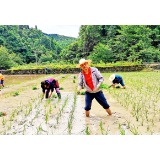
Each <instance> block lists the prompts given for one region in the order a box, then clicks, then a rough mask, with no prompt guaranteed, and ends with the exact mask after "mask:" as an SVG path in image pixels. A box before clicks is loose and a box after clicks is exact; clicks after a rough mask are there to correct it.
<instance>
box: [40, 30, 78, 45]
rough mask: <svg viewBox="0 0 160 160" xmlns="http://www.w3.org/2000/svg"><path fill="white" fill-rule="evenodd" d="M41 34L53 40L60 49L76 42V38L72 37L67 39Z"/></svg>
mask: <svg viewBox="0 0 160 160" xmlns="http://www.w3.org/2000/svg"><path fill="white" fill-rule="evenodd" d="M43 34H44V35H46V36H47V37H49V38H53V39H55V40H56V41H57V42H58V43H59V44H60V45H61V46H62V47H65V46H68V45H70V44H71V43H73V42H75V41H76V40H77V38H74V37H67V36H62V35H58V34H46V33H43Z"/></svg>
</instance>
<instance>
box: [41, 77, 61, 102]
mask: <svg viewBox="0 0 160 160" xmlns="http://www.w3.org/2000/svg"><path fill="white" fill-rule="evenodd" d="M41 88H42V92H43V97H42V99H43V98H44V95H45V90H46V98H50V97H51V96H52V93H53V91H54V88H55V90H56V93H57V96H58V97H59V99H61V93H60V91H59V84H58V81H57V80H55V79H53V78H49V79H47V80H45V81H43V82H41ZM50 90H51V93H50V95H49V92H50Z"/></svg>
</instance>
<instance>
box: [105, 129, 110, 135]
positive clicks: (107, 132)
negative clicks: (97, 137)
mask: <svg viewBox="0 0 160 160" xmlns="http://www.w3.org/2000/svg"><path fill="white" fill-rule="evenodd" d="M109 131H110V130H109V127H107V130H106V134H105V135H108V134H109Z"/></svg>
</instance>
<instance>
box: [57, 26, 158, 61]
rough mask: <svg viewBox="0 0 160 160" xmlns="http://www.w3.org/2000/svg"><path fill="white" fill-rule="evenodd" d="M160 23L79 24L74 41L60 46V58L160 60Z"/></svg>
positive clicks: (69, 59) (70, 59)
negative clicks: (77, 35)
mask: <svg viewBox="0 0 160 160" xmlns="http://www.w3.org/2000/svg"><path fill="white" fill-rule="evenodd" d="M159 48H160V25H158V26H156V25H82V26H81V27H80V33H79V38H78V40H77V41H76V42H74V43H72V44H71V45H69V46H67V48H66V49H63V50H62V52H61V54H60V56H61V57H62V59H63V60H67V61H70V62H75V63H77V62H78V60H79V59H80V58H82V57H83V58H87V59H88V58H89V59H92V61H93V62H94V63H100V61H103V62H104V63H107V62H116V61H136V60H142V61H143V62H153V61H154V62H159V61H160V51H159Z"/></svg>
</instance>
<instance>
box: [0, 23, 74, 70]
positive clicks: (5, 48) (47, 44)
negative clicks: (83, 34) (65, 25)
mask: <svg viewBox="0 0 160 160" xmlns="http://www.w3.org/2000/svg"><path fill="white" fill-rule="evenodd" d="M57 36H58V35H57ZM74 41H76V38H70V37H65V36H60V39H59V42H60V43H61V44H62V46H61V45H60V44H59V43H58V42H57V41H56V40H55V39H54V38H53V37H51V38H49V37H47V36H46V35H44V34H43V33H42V31H41V30H38V29H37V28H35V29H33V28H29V26H28V25H1V26H0V55H1V60H0V67H6V68H10V67H11V66H18V65H22V64H24V63H25V64H28V63H35V62H36V63H44V64H47V63H51V62H53V63H55V62H56V61H57V60H59V54H60V52H61V50H62V49H63V48H64V47H65V46H66V45H69V44H71V43H72V42H74ZM1 61H2V62H3V63H2V62H1Z"/></svg>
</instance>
